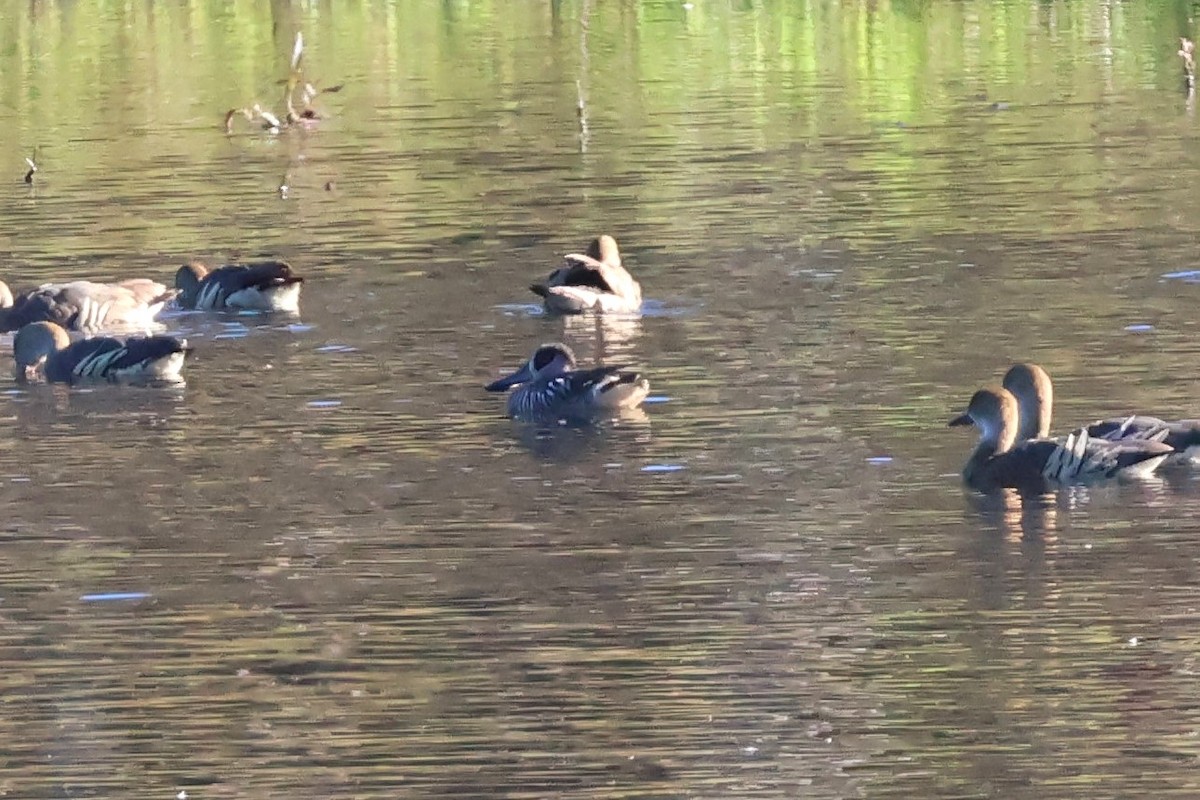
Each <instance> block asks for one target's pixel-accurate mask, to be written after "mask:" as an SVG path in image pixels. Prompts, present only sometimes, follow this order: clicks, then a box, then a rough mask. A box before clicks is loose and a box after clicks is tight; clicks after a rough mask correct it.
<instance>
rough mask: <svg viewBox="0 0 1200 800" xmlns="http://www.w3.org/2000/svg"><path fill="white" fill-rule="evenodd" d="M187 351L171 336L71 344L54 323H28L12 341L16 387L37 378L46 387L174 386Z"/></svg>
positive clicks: (182, 342)
mask: <svg viewBox="0 0 1200 800" xmlns="http://www.w3.org/2000/svg"><path fill="white" fill-rule="evenodd" d="M190 352H191V350H190V349H189V348H188V345H187V340H186V339H177V338H175V337H174V336H138V337H133V338H130V339H126V340H125V341H121V340H120V339H113V338H111V337H107V336H106V337H100V338H94V339H80V340H79V341H76V342H72V341H71V337H70V336H69V335H68V334H67V331H66V329H65V328H63V327H62V326H61V325H57V324H55V323H53V322H31V323H29V324H28V325H25V326H23V327H22V328H21V329H20V330H19V331H17V335H16V336H15V337H13V358H14V360H15V361H16V379H17V382H18V383H25V382H27V381H29V380H33V379H35V378H37V377H39V375H40V376H41V377H44V378H45V379H46V381H48V382H50V383H82V382H84V381H108V382H109V383H144V382H152V381H161V382H169V383H178V382H180V381H182V377H181V375H180V372H181V370H182V369H183V362H184V359H185V358H186V356H187V354H188V353H190Z"/></svg>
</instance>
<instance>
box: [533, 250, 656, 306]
mask: <svg viewBox="0 0 1200 800" xmlns="http://www.w3.org/2000/svg"><path fill="white" fill-rule="evenodd" d="M564 259H565V260H566V262H567V263H566V264H565V265H563V266H561V267H559V268H558V269H556V270H554V271H553V272H551V273H550V276H549V277H548V278H546V280H545V281H543V282H541V283H535V284H533V285H532V286H530V287H529V288H530V289H531V290H532V291H533V293H534V294H536V295H538V296H539V297H541V298H543V301H544V304H545V306H546V310H547V311H549V312H551V313H554V314H579V313H582V312H584V311H614V312H624V313H631V314H636V313H637V312H638V311H640V310H641V308H642V287H641V286H639V285H638V282H637V281H635V280H634V279H633V276H632V275H630V274H629V272H628V271H627V270H626V269H625V268H624V267H623V266H621V253H620V251H619V250H618V249H617V240H616V239H614V238H613V237H611V236H607V235H605V236H600V237H598V238H596V239H593V240H592V243H591V245H589V246H588V251H587V254H586V255H581V254H579V253H571V254H570V255H567V256H564Z"/></svg>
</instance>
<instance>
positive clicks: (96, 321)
mask: <svg viewBox="0 0 1200 800" xmlns="http://www.w3.org/2000/svg"><path fill="white" fill-rule="evenodd" d="M176 294H178V293H177V292H175V291H173V290H170V289H168V288H167V287H166V286H164V285H162V284H161V283H159V282H157V281H152V280H150V279H148V278H131V279H129V280H123V281H118V282H116V283H95V282H92V281H71V282H70V283H44V284H42V285H41V286H39V287H37V288H36V289H29V290H26V291H23V292H20V293H18V294H16V295H15V296H14V295H13V292H12V290H11V289H9V288H8V285H7V284H5V283H4V282H3V281H0V331H15V330H17V329H19V328H21V327H23V326H25V325H28V324H29V323H31V322H42V321H49V322H54V323H57V324H59V325H61V326H63V327H64V328H68V329H70V330H73V331H82V332H84V333H96V332H98V331H103V330H106V329H113V328H148V327H152V326H154V325H155V322H154V319H155V317H157V316H158V314H159V312H161V311H162V310H163V308H165V307H166V305H167V303H169V302H170V301H171V300H172V299H173V298H174V297H175V295H176Z"/></svg>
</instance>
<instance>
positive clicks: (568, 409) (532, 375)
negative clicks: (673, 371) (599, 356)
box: [484, 344, 650, 419]
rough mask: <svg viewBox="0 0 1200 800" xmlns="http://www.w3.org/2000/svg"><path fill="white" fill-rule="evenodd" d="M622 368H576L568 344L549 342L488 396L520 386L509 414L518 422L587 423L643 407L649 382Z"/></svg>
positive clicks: (490, 386)
mask: <svg viewBox="0 0 1200 800" xmlns="http://www.w3.org/2000/svg"><path fill="white" fill-rule="evenodd" d="M622 369H623V367H594V368H592V369H583V370H576V369H575V354H574V353H572V352H571V349H570V348H569V347H567V346H566V345H563V344H544V345H542V346H541V347H539V348H538V349H536V350H534V351H533V355H532V356H530V358H529V361H527V362H526V363H525V365H524V366H523V367H521V368H520V369H519V370H517V371H516V372H514V373H513V374H511V375H508V376H506V377H504V378H500V379H499V380H496V381H493V382H492V383H489V384H488V385H487V386H486V387H484V388H485V389H487V391H489V392H503V391H504V390H506V389H508V388H509V387H510V386H518V385H519V388H518V389H517V390H516V391H515V392H513V393H512V394H511V395H509V398H508V415H509V416H510V417H514V418H517V419H547V418H556V419H562V418H567V419H587V418H591V417H595V416H598V415H602V414H605V413H614V412H619V411H621V410H623V409H631V408H635V407H636V406H638V405H640V404H641V402H642V401H643V400H645V399H646V395H648V394H649V393H650V383H649V382H648V381H647V380H646V379H645V378H643V377H642V376H641V375H639V374H637V373H636V372H622Z"/></svg>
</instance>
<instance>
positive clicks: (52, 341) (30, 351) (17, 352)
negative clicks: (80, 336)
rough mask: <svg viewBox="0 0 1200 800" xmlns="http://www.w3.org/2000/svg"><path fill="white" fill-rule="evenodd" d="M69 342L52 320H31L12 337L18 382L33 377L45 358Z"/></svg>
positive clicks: (65, 333)
mask: <svg viewBox="0 0 1200 800" xmlns="http://www.w3.org/2000/svg"><path fill="white" fill-rule="evenodd" d="M70 343H71V337H70V336H68V335H67V332H66V331H65V330H63V328H62V326H60V325H56V324H54V323H53V322H31V323H29V324H28V325H26V326H24V327H23V328H21V330H19V331H17V335H16V336H14V337H13V359H14V360H15V361H16V370H15V377H16V379H17V382H18V383H24V382H25V381H27V380H29V379H31V378H33V377H35V376H36V375H37V372H38V370H39V369H41V368H42V367H43V365H45V363H46V359H47V358H49V357H50V356H51V355H53V354H54V353H56V352H58V351H59V350H62V349H63V348H64V347H66V346H67V345H69V344H70Z"/></svg>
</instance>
